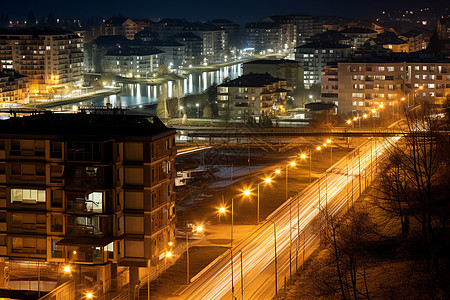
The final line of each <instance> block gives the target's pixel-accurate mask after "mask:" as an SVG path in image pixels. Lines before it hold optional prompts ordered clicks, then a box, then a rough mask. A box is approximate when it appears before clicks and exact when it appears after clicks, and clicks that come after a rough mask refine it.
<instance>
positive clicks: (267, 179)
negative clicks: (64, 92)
mask: <svg viewBox="0 0 450 300" xmlns="http://www.w3.org/2000/svg"><path fill="white" fill-rule="evenodd" d="M271 182H272V179H271V178H270V177H267V178H264V181H263V182H258V202H257V207H256V224H259V210H260V209H259V207H260V205H259V204H260V201H259V199H260V192H259V186H260V185H261V183H264V184H266V183H271ZM250 194H251V191H250V190H248V189H247V190H245V191H244V196H249V195H250Z"/></svg>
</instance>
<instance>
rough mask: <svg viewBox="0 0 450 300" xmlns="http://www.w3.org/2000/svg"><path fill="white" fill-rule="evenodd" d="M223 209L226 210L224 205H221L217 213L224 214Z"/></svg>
mask: <svg viewBox="0 0 450 300" xmlns="http://www.w3.org/2000/svg"><path fill="white" fill-rule="evenodd" d="M225 211H226V209H225V207H223V206H222V207H221V208H219V213H221V214H224V213H225Z"/></svg>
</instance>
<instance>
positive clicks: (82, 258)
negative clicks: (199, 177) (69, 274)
mask: <svg viewBox="0 0 450 300" xmlns="http://www.w3.org/2000/svg"><path fill="white" fill-rule="evenodd" d="M174 136H175V131H174V130H172V129H168V128H166V127H165V126H164V124H163V123H162V122H161V121H159V119H157V118H156V117H142V116H128V115H125V114H88V113H81V114H51V113H45V114H38V115H33V116H27V117H23V118H11V119H9V120H3V121H0V170H1V174H0V191H1V193H0V215H1V220H0V231H1V233H0V267H1V268H0V273H2V274H4V276H8V278H9V284H10V286H9V287H10V288H11V287H12V285H13V283H14V282H13V281H15V280H17V281H20V280H23V279H20V277H17V276H16V275H17V274H15V273H14V270H16V271H18V272H19V271H20V270H22V271H24V270H26V268H27V266H34V265H35V263H36V262H40V264H41V266H40V272H41V274H42V275H41V276H42V277H41V279H40V280H42V281H55V282H61V276H62V274H61V273H62V268H61V267H62V266H65V265H70V266H71V268H72V270H73V272H76V275H74V278H75V280H76V281H77V289H80V290H79V292H83V289H86V288H92V287H94V286H96V287H97V288H98V293H106V292H108V291H111V290H114V289H117V288H121V287H122V286H123V285H125V284H126V283H128V282H129V283H130V286H131V287H134V284H136V283H137V278H138V272H139V268H140V267H146V266H147V265H148V264H150V263H151V262H152V261H156V260H157V257H158V256H159V255H160V254H161V253H164V251H166V249H167V247H168V246H167V244H168V242H169V241H172V240H173V238H174V235H173V233H174V202H173V198H172V197H173V186H174V178H175V170H174V159H175V154H176V151H175V138H174ZM17 264H20V265H21V266H22V267H21V268H20V269H16V268H14V266H16V265H17ZM121 274H122V275H121ZM27 278H28V277H27ZM27 280H28V279H27ZM6 288H8V286H7V287H6ZM97 295H98V294H97Z"/></svg>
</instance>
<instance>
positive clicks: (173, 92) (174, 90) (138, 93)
mask: <svg viewBox="0 0 450 300" xmlns="http://www.w3.org/2000/svg"><path fill="white" fill-rule="evenodd" d="M241 66H242V64H236V65H232V66H228V67H222V68H220V69H219V70H216V71H209V72H194V73H191V74H189V75H186V77H187V78H186V79H181V80H175V81H169V82H167V83H164V84H162V85H146V84H123V87H122V92H121V93H120V94H118V95H111V96H108V97H104V98H97V99H94V100H89V101H84V102H83V105H99V106H105V105H107V104H110V105H112V106H114V107H120V106H136V105H143V104H156V103H157V102H158V99H162V98H173V97H183V96H185V95H188V94H199V93H202V92H203V91H205V90H206V89H207V88H208V87H210V86H211V85H212V84H213V83H217V84H221V83H222V82H223V80H224V79H225V78H227V77H229V78H230V79H235V78H237V77H239V76H240V75H241V74H242V68H241Z"/></svg>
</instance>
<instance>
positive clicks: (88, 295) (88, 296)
mask: <svg viewBox="0 0 450 300" xmlns="http://www.w3.org/2000/svg"><path fill="white" fill-rule="evenodd" d="M93 298H94V294H92V293H91V292H88V293H86V299H93Z"/></svg>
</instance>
